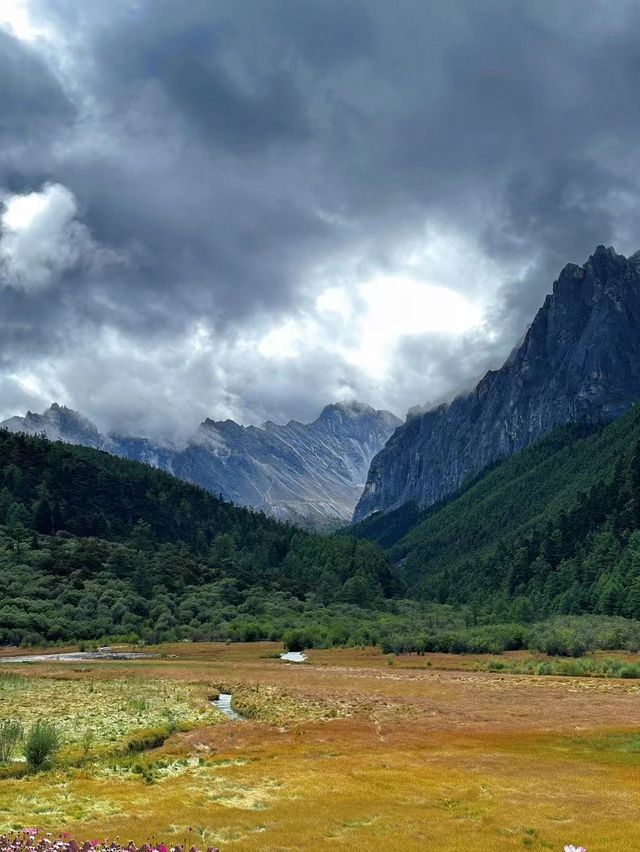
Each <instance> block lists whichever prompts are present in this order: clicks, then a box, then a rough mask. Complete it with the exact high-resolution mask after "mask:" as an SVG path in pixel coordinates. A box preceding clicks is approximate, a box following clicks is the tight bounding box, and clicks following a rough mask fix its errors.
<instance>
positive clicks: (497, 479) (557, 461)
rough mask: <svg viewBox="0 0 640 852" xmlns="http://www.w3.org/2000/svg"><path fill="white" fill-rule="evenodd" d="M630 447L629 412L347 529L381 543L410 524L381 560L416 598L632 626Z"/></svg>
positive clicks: (634, 547) (638, 599)
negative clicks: (435, 501) (625, 619)
mask: <svg viewBox="0 0 640 852" xmlns="http://www.w3.org/2000/svg"><path fill="white" fill-rule="evenodd" d="M589 431H591V434H589ZM639 439H640V407H635V408H633V409H632V410H631V411H630V412H629V413H628V414H627V415H625V416H624V417H622V418H620V419H619V420H617V421H616V422H614V423H613V424H611V425H609V426H607V427H605V428H600V429H598V430H597V431H595V432H594V431H593V427H591V429H590V428H589V427H584V426H567V427H563V428H561V429H559V430H557V431H556V432H554V433H552V434H551V435H550V436H548V437H547V438H546V439H544V440H542V441H541V442H539V443H538V444H535V445H534V446H532V447H530V448H528V449H527V450H524V451H523V452H522V453H520V454H519V455H517V456H513V457H511V458H509V459H506V460H504V461H502V462H501V463H500V464H498V465H497V466H495V467H494V468H493V469H491V470H489V471H487V472H486V473H485V474H484V475H482V476H481V477H479V478H478V479H476V480H475V481H474V482H472V483H468V484H467V486H466V487H464V488H463V490H462V491H461V492H459V493H458V494H457V495H455V496H454V497H453V498H451V499H450V500H449V501H448V502H446V503H444V504H442V505H440V506H434V507H432V508H431V510H430V511H429V512H427V513H426V516H425V513H422V514H420V513H418V512H417V511H416V510H415V509H407V510H405V511H404V513H399V514H396V516H394V514H393V513H392V514H391V515H390V516H378V517H373V518H371V519H369V521H368V522H366V523H365V524H363V525H361V527H357V526H356V527H355V528H353V531H354V532H356V533H358V532H359V533H360V534H361V535H363V537H367V538H371V539H374V540H378V541H380V542H382V543H387V544H389V543H392V542H393V541H394V540H395V539H396V538H397V536H396V535H394V533H397V532H399V533H400V534H402V533H403V532H405V529H406V526H408V525H410V524H412V523H414V524H416V525H415V526H414V527H413V529H411V531H410V532H409V533H408V534H406V535H404V537H402V538H401V539H400V541H397V543H395V545H394V546H393V547H392V551H391V552H392V555H393V557H394V559H395V561H396V562H398V563H400V564H401V565H402V570H403V574H404V578H405V580H406V582H407V586H408V589H409V593H410V594H412V595H415V596H417V597H419V598H424V599H428V600H435V601H440V602H448V603H454V604H470V605H471V606H472V607H473V608H475V609H476V610H477V611H480V610H483V609H486V608H487V606H488V607H490V608H491V609H492V610H493V613H494V615H495V616H497V617H499V616H500V615H501V614H502V616H503V617H504V618H508V617H511V618H517V619H518V620H520V619H523V618H524V619H525V620H527V619H530V618H533V617H534V616H535V617H539V616H541V615H549V614H553V613H557V612H565V613H578V612H596V613H598V612H600V613H606V614H621V615H626V616H629V617H634V618H638V617H640V531H639V527H640V452H638V441H639ZM412 513H413V514H412ZM387 519H388V520H389V521H390V526H387V523H386V521H387ZM514 602H515V603H514Z"/></svg>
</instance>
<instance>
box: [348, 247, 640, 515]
mask: <svg viewBox="0 0 640 852" xmlns="http://www.w3.org/2000/svg"><path fill="white" fill-rule="evenodd" d="M638 399H640V252H638V253H636V254H635V255H633V256H632V257H630V258H625V257H622V256H621V255H618V254H616V252H615V251H614V250H613V249H612V248H605V247H604V246H598V248H597V249H596V251H595V253H594V254H593V255H592V256H591V257H590V258H589V260H588V261H587V262H586V263H585V264H584V266H576V265H575V264H569V265H567V266H565V268H564V269H563V270H562V272H561V273H560V276H559V278H558V280H557V281H556V282H555V283H554V285H553V293H552V294H551V295H550V296H547V298H546V300H545V302H544V304H543V306H542V307H541V308H540V310H539V311H538V313H537V315H536V317H535V319H534V321H533V323H532V324H531V326H530V328H529V330H528V332H527V334H526V336H525V338H524V340H523V342H522V344H521V345H520V346H519V347H518V348H517V349H515V350H514V352H512V354H511V355H510V357H509V358H508V359H507V361H506V362H505V364H504V365H503V366H502V367H501V368H500V369H499V370H495V371H491V372H489V373H487V374H486V375H485V376H484V378H482V379H481V381H480V382H479V383H478V385H477V386H476V387H475V389H474V390H473V391H472V392H471V393H470V394H468V395H467V396H463V397H460V398H458V399H455V400H454V401H453V402H451V403H450V404H449V405H442V406H439V407H437V408H435V409H433V410H431V411H428V412H426V413H422V414H418V415H416V416H413V417H410V418H408V420H407V422H406V424H405V425H403V426H402V427H401V428H400V429H398V430H397V431H396V432H395V434H394V435H393V436H392V438H391V439H390V440H389V441H388V443H387V444H386V446H385V447H384V448H383V449H382V450H381V451H380V453H378V455H377V456H376V457H375V459H374V460H373V462H372V464H371V469H370V471H369V476H368V479H367V484H366V486H365V489H364V492H363V494H362V497H361V499H360V501H359V503H358V506H357V508H356V511H355V513H354V521H355V522H357V521H361V520H363V519H364V518H366V517H367V516H369V515H371V514H372V513H374V512H388V511H391V510H393V509H395V508H397V507H399V506H401V505H403V504H405V503H408V502H415V503H417V504H418V505H419V506H421V507H428V506H430V505H432V504H433V503H435V502H437V501H438V500H441V499H442V498H444V497H446V496H447V495H449V494H451V493H452V492H453V491H455V490H456V489H457V488H458V487H459V486H460V485H461V483H462V482H463V481H464V480H465V479H466V478H467V477H469V476H470V475H473V474H475V473H478V472H479V471H481V470H482V469H483V468H484V467H486V466H487V465H488V464H491V463H492V462H494V461H496V460H497V459H499V458H501V457H503V456H508V455H511V454H513V453H516V452H518V451H519V450H521V449H523V448H524V447H526V446H528V445H529V444H531V443H533V442H534V441H536V440H538V439H539V438H541V437H542V436H543V435H545V434H546V433H548V432H549V431H551V430H552V429H554V428H555V427H556V426H559V425H562V424H565V423H572V422H583V423H599V422H606V421H610V420H613V419H614V418H616V417H618V416H619V415H620V414H622V413H623V412H624V411H626V410H627V409H628V408H629V407H630V406H631V405H633V403H634V402H636V401H637V400H638Z"/></svg>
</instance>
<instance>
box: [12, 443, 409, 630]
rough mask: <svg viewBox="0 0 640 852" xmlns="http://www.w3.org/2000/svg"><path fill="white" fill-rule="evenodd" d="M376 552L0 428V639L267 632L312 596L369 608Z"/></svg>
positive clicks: (376, 600) (98, 455)
mask: <svg viewBox="0 0 640 852" xmlns="http://www.w3.org/2000/svg"><path fill="white" fill-rule="evenodd" d="M396 589H397V587H396V585H395V582H394V579H393V576H392V573H391V570H390V565H389V563H388V561H387V559H386V557H385V556H384V555H383V553H382V552H381V551H380V550H379V549H378V548H376V547H375V546H373V545H371V544H369V543H367V542H360V541H356V540H355V539H347V538H338V537H321V536H318V535H313V534H309V533H305V532H302V531H300V530H297V529H295V528H294V527H292V526H289V525H285V524H280V523H278V522H276V521H274V520H272V519H269V518H267V517H266V516H264V515H262V514H259V513H255V512H251V511H249V510H247V509H242V508H239V507H236V506H233V505H231V504H229V503H225V502H224V501H222V500H219V499H217V498H215V497H213V496H212V495H210V494H208V493H207V492H205V491H203V490H202V489H200V488H197V487H195V486H191V485H188V484H186V483H184V482H181V481H179V480H178V479H175V478H174V477H172V476H170V475H168V474H166V473H163V472H160V471H157V470H154V469H153V468H150V467H147V466H145V465H142V464H139V463H137V462H131V461H126V460H123V459H118V458H114V457H113V456H110V455H108V454H106V453H102V452H100V451H97V450H93V449H88V448H84V447H72V446H69V445H66V444H62V443H52V442H50V441H48V440H46V439H42V438H34V437H27V436H24V435H16V434H11V433H9V432H7V431H0V644H2V643H6V642H21V641H25V640H27V641H31V642H36V641H40V640H43V639H44V640H48V641H51V640H57V639H74V638H75V639H90V638H94V637H95V638H97V637H105V636H114V635H121V636H125V635H126V636H129V637H130V638H133V639H135V638H140V637H141V638H146V639H148V638H153V639H175V638H181V637H187V638H227V637H230V638H260V637H261V636H268V635H273V636H274V637H279V636H281V635H282V632H283V630H284V629H286V627H288V626H289V625H291V624H292V623H295V622H296V613H299V612H300V611H301V610H302V609H303V608H304V607H305V606H306V604H307V603H308V602H309V601H310V600H311V601H312V603H313V604H314V605H315V606H317V607H322V606H323V605H325V604H328V605H335V606H336V607H340V606H352V605H358V606H361V607H375V606H381V605H382V604H383V601H384V599H385V597H387V596H389V595H391V594H393V593H394V592H395V591H396Z"/></svg>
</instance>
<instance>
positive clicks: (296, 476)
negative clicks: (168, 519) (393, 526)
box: [0, 403, 401, 528]
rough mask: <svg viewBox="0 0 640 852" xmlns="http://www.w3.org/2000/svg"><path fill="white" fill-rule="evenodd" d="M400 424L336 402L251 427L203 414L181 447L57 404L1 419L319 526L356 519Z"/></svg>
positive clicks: (13, 426)
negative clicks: (108, 429)
mask: <svg viewBox="0 0 640 852" xmlns="http://www.w3.org/2000/svg"><path fill="white" fill-rule="evenodd" d="M400 422H401V421H400V420H398V418H397V417H394V415H393V414H391V413H389V412H388V411H375V410H374V409H373V408H370V407H369V406H367V405H362V404H361V403H344V404H343V403H337V404H334V405H328V406H327V407H326V408H325V409H324V410H323V411H322V413H321V415H320V417H318V419H317V420H315V421H314V422H313V423H309V424H304V423H298V422H296V421H295V420H292V421H290V422H289V423H287V424H286V425H285V426H280V425H277V424H275V423H270V422H268V423H264V424H263V425H262V426H261V427H256V426H248V427H245V426H240V425H238V424H237V423H235V422H234V421H232V420H226V421H224V422H215V421H213V420H205V421H204V423H202V424H201V425H200V427H199V429H198V430H197V432H196V433H195V435H194V436H193V437H192V438H191V440H190V441H189V442H188V444H187V445H186V446H185V447H181V448H174V447H168V446H161V445H159V444H156V443H154V442H153V441H150V440H149V439H147V438H132V437H128V436H122V435H115V434H110V435H102V434H101V433H100V432H99V431H98V430H97V429H96V427H95V426H94V425H93V424H92V423H90V421H88V420H86V419H85V418H84V417H82V416H81V415H79V414H78V413H77V412H75V411H72V410H71V409H69V408H66V407H64V406H59V405H56V404H54V405H52V406H51V408H50V409H48V410H47V411H46V412H44V413H43V414H32V413H31V412H28V413H27V415H26V416H25V417H12V418H10V419H9V420H5V422H4V423H2V424H0V425H2V426H4V427H5V428H8V429H11V430H13V431H20V432H27V433H29V434H42V433H45V434H46V435H48V437H49V438H51V439H52V440H62V441H65V442H67V443H72V444H82V445H85V446H90V447H96V448H97V449H101V450H105V451H106V452H109V453H112V454H113V455H119V456H123V457H125V458H129V459H133V460H134V461H142V462H145V463H146V464H150V465H152V466H153V467H158V468H161V469H162V470H167V471H169V472H170V473H173V474H175V476H178V477H179V478H180V479H185V480H187V481H188V482H193V483H195V484H196V485H200V486H201V487H203V488H206V489H207V491H211V492H212V493H214V494H221V495H222V496H223V497H224V498H225V499H226V500H232V501H233V502H234V503H237V504H238V505H242V506H251V507H253V508H256V509H261V510H263V511H265V512H267V513H269V514H271V515H274V516H275V517H278V518H280V519H283V520H290V521H294V522H297V523H301V524H304V525H306V526H314V527H317V528H318V527H327V526H335V525H337V524H339V523H347V522H348V521H349V520H350V518H351V515H352V514H353V509H354V507H355V505H356V503H357V501H358V498H359V497H360V494H361V493H362V489H363V487H364V483H365V481H366V478H367V472H368V470H369V465H370V464H371V460H372V459H373V457H374V456H375V454H376V453H377V452H378V451H379V450H380V449H381V447H383V446H384V443H385V441H386V440H387V439H388V438H389V436H390V435H391V433H392V432H393V430H394V429H395V428H396V427H397V426H399V425H400Z"/></svg>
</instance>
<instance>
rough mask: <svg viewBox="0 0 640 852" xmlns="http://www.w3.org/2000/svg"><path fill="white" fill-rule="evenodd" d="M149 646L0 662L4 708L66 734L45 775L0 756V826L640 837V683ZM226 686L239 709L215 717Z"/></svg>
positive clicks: (435, 837) (591, 842) (454, 842)
mask: <svg viewBox="0 0 640 852" xmlns="http://www.w3.org/2000/svg"><path fill="white" fill-rule="evenodd" d="M155 650H156V651H157V653H158V654H159V656H158V657H157V658H154V659H140V660H122V661H82V662H76V661H74V662H73V663H65V662H57V663H54V662H40V663H26V664H25V663H14V664H2V663H0V718H19V719H21V720H22V721H23V722H24V723H25V724H29V723H30V722H32V721H33V720H34V719H36V718H38V717H40V716H41V717H46V718H50V719H55V720H56V721H57V723H58V725H59V726H60V727H61V728H62V730H63V732H64V737H65V745H64V747H63V749H62V751H61V752H60V754H59V757H58V760H57V764H56V766H55V767H54V768H53V769H51V770H49V771H47V772H43V773H40V774H37V775H23V777H7V776H10V775H11V774H14V775H20V771H19V770H20V768H21V767H20V765H19V764H17V763H14V764H12V765H11V766H10V767H9V769H7V768H6V767H5V768H4V769H3V768H2V767H0V770H2V771H0V833H1V832H2V831H3V830H8V829H12V828H19V827H23V826H29V825H37V826H38V827H41V828H43V829H45V830H48V831H51V832H53V833H55V834H56V835H57V834H58V833H60V832H62V831H71V832H72V833H73V835H74V836H76V837H79V836H82V837H88V838H90V837H100V838H103V837H105V836H109V837H111V838H114V837H116V836H117V837H119V838H120V841H122V842H126V841H127V840H129V839H133V840H135V841H136V842H138V843H141V842H143V841H144V840H149V839H150V838H152V837H155V842H160V841H162V842H164V843H167V845H169V844H173V843H177V842H180V843H182V842H186V843H188V844H189V845H191V844H192V843H193V844H195V845H198V846H204V847H206V846H220V847H221V849H222V850H227V849H228V850H234V849H237V850H285V849H322V848H328V847H336V848H344V849H363V850H364V849H384V850H403V852H404V850H414V849H415V850H431V849H433V850H469V849H482V850H494V849H495V850H501V849H505V850H506V849H522V848H529V849H562V848H563V846H564V844H566V843H567V844H568V843H573V844H576V845H579V844H582V845H583V846H586V847H587V848H588V850H589V852H598V850H609V849H610V850H619V849H626V848H629V849H632V848H638V846H640V828H639V827H638V822H637V814H638V812H639V811H640V772H639V769H640V681H637V680H617V679H606V678H561V677H540V676H529V675H518V674H504V673H491V672H487V671H476V670H474V669H476V668H478V667H479V665H482V666H483V667H484V665H485V663H486V660H487V659H488V658H486V657H485V658H479V657H453V656H449V655H436V654H434V655H425V656H421V657H418V656H406V657H398V658H387V657H385V656H383V655H381V654H380V652H379V651H377V650H375V649H365V650H354V649H345V650H338V649H333V650H328V651H320V650H317V651H316V650H314V651H311V652H309V657H308V660H307V662H305V663H303V664H287V663H284V662H282V661H281V660H279V659H278V658H277V653H278V651H279V650H280V646H276V645H274V644H269V643H255V644H249V645H220V644H198V645H191V644H180V645H173V646H163V647H161V648H158V649H155ZM510 657H511V658H512V659H517V654H512V655H505V658H506V659H507V660H509V658H510ZM635 659H636V660H637V658H635ZM390 660H392V662H393V664H392V665H390V664H389V663H390ZM219 692H223V693H231V694H232V695H233V705H234V707H235V709H236V710H237V711H238V712H240V713H241V714H243V715H244V716H246V717H247V719H246V720H245V721H230V720H229V719H227V718H226V717H225V716H224V715H223V714H222V713H220V712H219V711H218V710H216V709H215V707H214V706H213V705H212V704H211V699H212V698H214V697H216V696H217V694H218V693H219ZM174 729H176V730H174ZM170 730H174V732H173V733H171V734H170V735H168V732H169V731H170ZM159 731H160V732H164V733H163V734H162V736H160V737H159V738H158V737H156V739H154V736H155V735H157V734H158V732H159ZM154 732H155V735H154ZM162 740H164V742H163V744H161V745H158V741H162ZM149 745H151V746H154V745H155V746H156V747H150V748H149V747H147V746H149ZM3 774H4V777H3Z"/></svg>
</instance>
